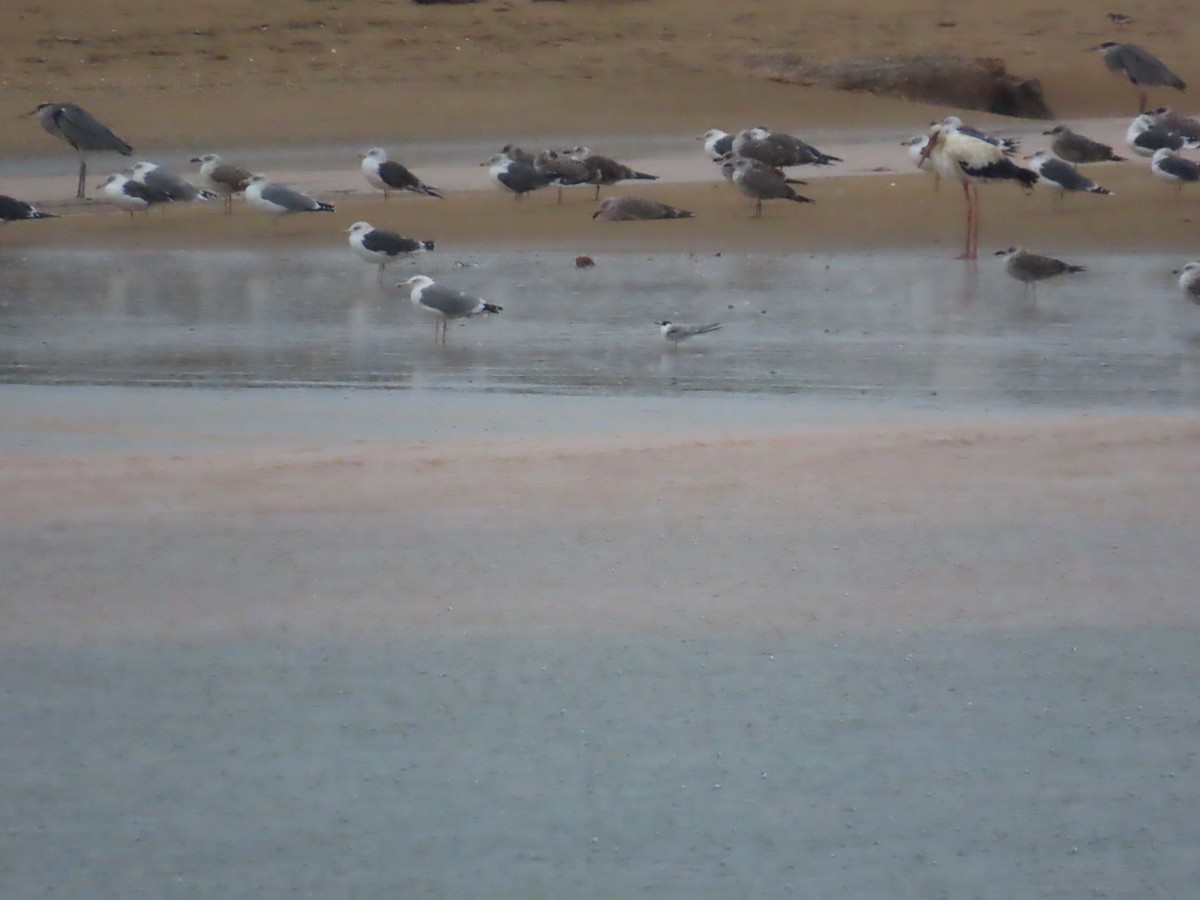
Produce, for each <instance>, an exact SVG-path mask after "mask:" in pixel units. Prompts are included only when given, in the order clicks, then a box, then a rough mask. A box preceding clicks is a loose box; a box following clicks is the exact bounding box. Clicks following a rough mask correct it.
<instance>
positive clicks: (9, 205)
mask: <svg viewBox="0 0 1200 900" xmlns="http://www.w3.org/2000/svg"><path fill="white" fill-rule="evenodd" d="M57 218H58V216H56V215H53V214H51V213H44V212H38V210H37V207H35V206H33V205H32V204H29V203H26V202H25V201H24V200H17V199H14V198H13V197H9V196H7V195H5V194H0V222H24V221H26V220H27V219H57Z"/></svg>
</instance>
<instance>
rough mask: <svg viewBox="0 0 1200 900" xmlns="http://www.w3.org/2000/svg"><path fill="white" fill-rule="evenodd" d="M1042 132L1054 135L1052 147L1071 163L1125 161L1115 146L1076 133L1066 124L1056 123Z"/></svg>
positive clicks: (1060, 156)
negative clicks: (1114, 148)
mask: <svg viewBox="0 0 1200 900" xmlns="http://www.w3.org/2000/svg"><path fill="white" fill-rule="evenodd" d="M1042 134H1047V135H1052V136H1053V137H1054V140H1053V141H1051V142H1050V149H1051V150H1053V151H1054V154H1055V155H1056V156H1058V157H1059V158H1060V159H1065V160H1066V161H1067V162H1070V163H1094V162H1124V161H1125V157H1123V156H1117V154H1115V153H1113V148H1112V147H1110V146H1108V144H1101V143H1100V142H1099V141H1093V140H1092V139H1091V138H1090V137H1085V136H1084V135H1082V134H1076V133H1075V132H1074V131H1072V130H1071V129H1070V128H1068V127H1067V126H1066V125H1055V126H1054V127H1053V128H1051V129H1050V130H1049V131H1043V132H1042Z"/></svg>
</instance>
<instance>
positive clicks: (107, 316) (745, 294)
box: [0, 247, 1200, 408]
mask: <svg viewBox="0 0 1200 900" xmlns="http://www.w3.org/2000/svg"><path fill="white" fill-rule="evenodd" d="M596 261H597V265H596V267H595V268H593V269H588V270H579V269H577V268H576V267H575V266H574V261H573V257H572V256H570V255H569V254H559V253H492V252H480V253H465V254H462V253H460V254H455V253H446V254H442V253H441V252H439V253H436V254H434V255H432V256H428V257H425V258H424V259H422V260H420V262H419V263H418V262H409V261H405V262H402V263H400V264H397V265H395V266H393V267H392V268H391V269H389V271H388V273H387V277H386V279H385V281H384V283H383V284H379V283H378V282H377V280H376V275H375V272H374V270H373V268H372V267H370V266H368V265H367V264H366V263H364V262H361V261H359V260H358V259H357V258H355V257H353V256H351V255H350V254H349V252H348V250H346V249H344V248H340V247H339V248H338V249H330V250H325V251H317V252H301V251H293V250H265V251H246V252H227V251H204V250H202V251H194V250H179V251H167V252H161V251H158V252H128V253H122V254H117V255H114V254H111V253H104V252H81V251H73V252H63V251H27V252H17V251H7V252H5V251H0V381H3V382H7V383H34V384H54V383H57V384H122V385H210V386H221V387H241V386H297V385H305V386H313V385H318V386H324V385H335V386H353V387H373V388H393V389H397V388H399V389H407V388H433V389H448V390H459V391H493V392H494V391H505V392H533V393H568V394H609V395H612V394H632V395H670V394H676V393H679V392H684V391H718V392H734V393H775V394H803V395H806V396H808V397H811V398H813V399H818V400H820V399H838V398H845V397H871V398H880V399H887V400H893V401H896V400H898V401H903V402H906V403H921V404H929V403H933V404H935V405H950V406H960V405H969V406H978V405H1001V406H1071V407H1080V406H1082V407H1090V406H1106V407H1111V406H1116V407H1161V408H1173V407H1180V406H1190V405H1193V404H1195V403H1196V402H1197V400H1198V399H1200V315H1198V314H1197V310H1196V309H1195V308H1194V307H1192V306H1191V305H1190V304H1188V303H1187V302H1186V301H1185V300H1184V299H1183V298H1182V297H1181V296H1180V295H1179V292H1178V290H1177V287H1176V285H1175V284H1174V279H1173V278H1172V276H1171V275H1170V269H1171V266H1172V264H1173V260H1168V259H1166V258H1159V257H1155V256H1132V257H1095V258H1082V259H1075V260H1073V261H1076V262H1080V263H1083V264H1086V265H1087V266H1088V269H1089V271H1088V272H1087V273H1085V274H1082V275H1077V276H1073V277H1071V278H1063V279H1059V280H1057V281H1053V282H1049V283H1046V284H1043V285H1041V286H1040V287H1038V288H1037V290H1036V297H1035V296H1034V295H1033V294H1027V293H1026V292H1025V291H1024V289H1023V288H1022V286H1021V285H1019V284H1017V283H1015V282H1013V281H1012V280H1011V279H1009V278H1008V277H1007V275H1005V273H1004V271H1003V269H1002V266H1001V264H1000V261H999V260H997V259H994V258H991V257H988V258H985V259H983V260H981V261H980V262H979V263H978V264H977V265H967V264H964V263H962V262H958V261H954V260H949V259H937V258H928V257H924V256H918V255H912V254H909V255H844V256H809V255H801V254H797V255H792V256H777V255H755V254H750V255H746V254H737V255H725V256H720V255H705V256H689V255H683V254H652V255H645V256H642V255H638V254H625V255H621V254H614V255H608V256H598V257H597V260H596ZM417 272H421V273H424V274H429V275H431V276H433V277H435V278H437V279H438V280H439V281H442V282H444V283H447V284H450V285H453V286H454V287H457V288H460V289H463V290H466V291H468V292H471V293H477V294H480V295H482V296H484V297H486V298H487V299H488V300H490V301H492V302H494V303H499V304H501V305H503V306H504V307H505V311H504V313H503V314H501V315H498V316H487V317H484V318H481V319H475V320H472V321H469V322H465V323H456V324H454V325H452V326H451V328H450V339H449V345H448V346H445V347H441V346H437V345H435V344H434V340H433V323H432V320H431V317H430V316H428V314H426V313H424V312H422V311H420V310H417V309H414V308H413V307H412V305H411V304H409V303H408V302H407V291H406V290H405V291H400V290H397V289H396V288H395V287H394V285H395V283H396V282H397V281H399V280H401V279H403V278H406V277H408V276H409V275H411V274H414V273H417ZM662 318H669V319H672V320H674V321H683V322H701V321H704V322H708V321H720V322H721V323H722V329H721V330H720V331H719V332H717V333H715V334H711V335H705V336H702V337H700V338H698V339H696V340H695V341H693V342H691V343H689V344H685V345H684V346H682V347H681V348H679V349H678V350H672V349H670V348H669V347H667V346H666V345H665V344H664V342H663V341H662V339H661V338H660V337H659V335H658V331H657V329H656V328H655V327H654V326H653V325H652V324H651V323H652V322H654V321H655V320H658V319H662Z"/></svg>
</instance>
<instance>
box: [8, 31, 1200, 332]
mask: <svg viewBox="0 0 1200 900" xmlns="http://www.w3.org/2000/svg"><path fill="white" fill-rule="evenodd" d="M1095 49H1096V50H1099V51H1100V52H1101V53H1102V54H1103V60H1104V63H1105V65H1106V66H1107V67H1108V68H1109V69H1110V70H1112V71H1114V72H1117V73H1119V74H1122V75H1124V76H1125V77H1127V78H1128V79H1129V81H1130V82H1131V83H1132V84H1133V85H1135V86H1136V87H1137V88H1138V90H1139V110H1140V111H1139V114H1138V115H1137V116H1136V117H1135V118H1134V119H1133V121H1132V122H1131V124H1130V126H1129V128H1128V130H1127V133H1126V141H1127V143H1128V145H1129V147H1130V150H1131V151H1132V152H1133V153H1135V154H1138V155H1140V156H1143V157H1148V158H1149V159H1150V169H1151V171H1152V172H1153V173H1154V174H1155V175H1156V176H1157V177H1159V178H1161V179H1163V180H1164V181H1167V182H1169V183H1171V184H1173V185H1175V186H1176V187H1177V188H1179V189H1182V187H1183V186H1184V185H1186V184H1192V183H1197V182H1200V164H1198V163H1197V162H1195V161H1193V160H1191V159H1187V158H1185V157H1182V156H1180V155H1179V151H1180V150H1183V149H1195V148H1197V147H1200V121H1197V120H1195V119H1192V118H1188V117H1186V116H1181V115H1179V114H1177V113H1175V112H1173V111H1171V110H1170V109H1169V108H1166V107H1162V108H1159V109H1158V110H1156V111H1155V112H1152V113H1148V112H1146V111H1145V106H1146V89H1147V88H1148V87H1157V86H1166V87H1172V88H1175V89H1177V90H1184V89H1185V87H1186V85H1185V84H1184V82H1183V81H1182V80H1181V79H1180V78H1179V77H1178V76H1176V75H1175V74H1174V73H1172V72H1171V71H1170V70H1169V69H1168V68H1167V67H1166V65H1164V64H1163V63H1162V62H1161V61H1160V60H1158V59H1157V58H1156V57H1154V56H1153V55H1152V54H1150V53H1149V52H1148V51H1146V50H1144V49H1143V48H1141V47H1139V46H1137V45H1135V44H1119V43H1115V42H1111V41H1108V42H1105V43H1103V44H1100V45H1099V46H1098V47H1096V48H1095ZM27 115H30V116H34V115H36V116H37V117H38V120H39V122H40V123H41V125H42V127H43V128H44V129H45V130H46V131H47V132H49V133H50V134H51V135H53V136H55V137H57V138H60V139H61V140H63V141H65V142H66V143H67V144H69V145H70V146H71V147H72V148H73V149H75V150H76V152H77V153H78V154H79V182H78V188H77V192H76V196H77V198H80V199H82V198H84V197H85V195H86V190H85V189H86V179H87V154H88V153H91V152H103V151H109V152H116V153H119V154H121V155H123V156H131V155H132V154H133V148H132V146H130V145H129V144H128V143H126V142H125V141H124V140H122V139H121V138H119V137H117V136H116V135H115V134H114V133H113V132H112V131H111V130H110V129H109V128H108V127H107V126H105V125H104V124H103V123H102V122H100V121H99V120H98V119H96V118H95V117H94V116H92V115H91V114H90V113H88V112H87V111H86V110H84V109H82V108H81V107H79V106H77V105H76V104H73V103H41V104H39V105H38V106H37V107H36V108H34V109H33V110H31V111H30V112H29V113H28V114H27ZM1044 133H1045V134H1046V135H1047V136H1049V137H1051V138H1052V141H1051V145H1050V149H1049V150H1039V151H1037V152H1036V153H1034V154H1032V155H1031V156H1028V157H1026V158H1025V160H1024V161H1025V162H1028V163H1029V165H1028V166H1023V165H1021V164H1020V163H1018V162H1017V161H1016V160H1015V159H1014V157H1015V156H1016V154H1017V150H1018V141H1016V140H1015V139H1013V138H1006V137H999V136H995V135H991V134H987V133H985V132H982V131H980V130H978V129H975V128H972V127H970V126H967V125H965V124H964V123H963V122H962V120H961V119H959V118H958V117H956V116H949V117H947V118H945V119H943V120H942V121H941V122H938V123H935V124H934V125H932V127H931V128H930V130H929V132H928V133H927V134H921V135H918V136H915V137H913V138H912V139H910V140H908V141H905V142H904V143H903V145H902V146H905V147H906V148H907V149H908V152H909V154H910V155H911V157H912V159H913V161H914V163H915V164H916V166H917V167H918V168H920V169H923V170H925V171H928V172H930V173H931V174H933V175H935V176H936V177H937V178H938V179H939V180H940V179H943V178H944V179H948V180H953V181H957V182H958V183H959V184H961V186H962V189H963V196H964V199H965V202H966V237H965V243H964V251H963V254H962V256H961V257H960V258H963V259H971V260H973V259H976V258H977V256H978V248H979V186H980V185H982V184H989V183H995V182H1003V181H1011V182H1017V183H1018V184H1020V185H1021V186H1022V187H1025V188H1032V187H1033V186H1034V185H1036V184H1037V183H1038V182H1042V183H1044V184H1047V185H1049V186H1050V187H1052V188H1053V189H1055V190H1056V191H1057V192H1058V196H1059V197H1060V198H1061V197H1063V196H1065V195H1066V194H1068V193H1091V194H1100V195H1107V194H1109V193H1110V192H1109V191H1108V190H1107V189H1106V188H1104V187H1102V186H1101V185H1099V184H1097V183H1096V182H1095V181H1093V180H1092V179H1091V178H1089V177H1087V176H1086V175H1084V174H1083V173H1082V172H1080V171H1079V169H1078V168H1077V166H1079V165H1086V164H1090V163H1098V162H1122V161H1124V159H1125V158H1124V157H1122V156H1119V155H1117V154H1116V153H1115V152H1114V150H1113V148H1112V147H1111V146H1108V145H1106V144H1103V143H1100V142H1099V141H1095V140H1092V139H1091V138H1089V137H1087V136H1085V135H1082V134H1078V133H1076V132H1074V131H1072V130H1071V129H1070V128H1068V127H1066V126H1065V125H1058V126H1056V127H1054V128H1052V129H1050V130H1049V131H1046V132H1044ZM701 139H702V140H703V141H704V150H705V152H706V153H707V154H708V155H709V156H710V157H711V158H712V159H713V161H714V162H715V163H716V164H717V165H718V166H719V168H720V172H721V174H722V176H723V177H724V178H725V179H726V180H727V181H728V182H729V183H730V184H732V185H733V186H734V187H735V188H736V189H737V190H738V191H739V192H741V193H742V194H743V195H745V196H746V197H749V198H750V199H751V200H753V201H754V205H755V212H754V216H755V217H761V216H762V204H763V202H764V201H775V200H780V201H785V202H792V203H811V202H813V201H812V199H811V198H809V197H806V196H804V195H802V194H799V193H797V191H796V187H797V186H803V185H805V184H806V182H804V181H801V180H799V179H797V178H795V177H793V176H791V175H790V174H788V172H787V170H788V169H789V168H792V167H797V166H808V165H814V166H828V165H833V164H835V163H838V162H842V160H841V159H840V158H839V157H837V156H833V155H830V154H828V153H825V152H823V151H821V150H819V149H817V148H816V147H814V146H812V145H811V144H808V143H806V142H805V141H803V140H801V139H800V138H798V137H795V136H794V135H790V134H785V133H782V132H772V131H770V130H768V129H766V128H764V127H761V126H758V127H753V128H747V129H743V130H741V131H738V132H736V133H728V132H725V131H721V130H719V129H711V130H710V131H708V132H707V133H706V134H704V135H703V136H702V138H701ZM360 159H361V168H362V174H363V176H364V177H365V178H366V180H367V182H368V184H370V185H371V186H372V187H373V188H376V189H378V190H381V191H383V195H384V199H385V200H386V199H387V198H388V196H389V194H390V193H391V192H393V191H407V192H411V193H414V194H420V195H424V196H428V197H433V198H439V199H440V198H442V197H443V195H442V193H441V192H439V191H438V190H437V189H436V188H434V187H431V186H429V185H428V184H426V183H424V182H423V181H422V180H421V179H420V178H418V177H417V176H416V175H415V174H413V172H411V171H410V170H409V169H408V168H406V167H405V166H404V165H402V164H401V163H399V162H396V161H395V160H391V159H388V156H387V152H386V151H385V150H384V149H383V148H380V147H374V148H371V149H370V150H368V151H367V152H366V153H364V154H362V156H361V157H360ZM191 161H192V162H193V163H195V164H197V165H198V166H199V170H198V175H199V177H198V181H199V182H200V184H199V185H197V184H193V183H192V182H191V181H189V180H188V179H186V178H184V177H182V176H180V175H178V174H176V173H174V172H171V171H169V170H167V169H165V168H164V167H162V166H158V165H156V164H154V163H152V162H146V161H143V162H138V163H137V164H135V165H134V166H133V167H132V168H131V169H129V170H127V171H126V172H118V173H114V174H112V175H110V176H108V178H107V179H106V180H105V181H104V182H103V184H102V185H100V189H101V190H102V192H103V194H104V195H105V197H106V198H107V199H108V200H109V201H111V202H112V203H113V204H115V205H116V206H117V207H119V208H120V209H123V210H125V211H127V212H129V213H130V214H131V215H132V214H133V213H135V212H138V211H145V210H148V209H149V208H150V207H152V206H155V205H159V204H165V203H176V202H192V201H197V200H215V199H221V200H222V201H223V203H224V208H225V212H226V213H228V212H230V211H231V208H232V202H233V198H234V196H235V195H237V194H243V195H244V196H245V199H246V202H247V204H248V205H249V206H250V207H251V208H253V209H255V210H258V211H260V212H263V213H268V214H271V215H275V216H279V215H291V214H296V213H305V212H333V211H334V207H333V205H332V204H329V203H324V202H322V201H320V200H317V199H315V198H313V197H310V196H309V195H307V194H305V193H302V192H300V191H297V190H295V189H293V188H290V187H288V186H287V185H284V184H280V183H276V182H272V181H270V180H268V179H267V177H266V176H265V175H262V174H257V173H254V172H252V171H250V170H249V169H245V168H242V167H241V166H237V165H233V164H231V163H227V162H225V161H223V160H222V159H221V158H220V157H219V156H217V155H216V154H213V153H210V154H206V155H204V156H199V157H195V158H193V159H192V160H191ZM482 165H484V166H487V167H488V171H489V174H490V176H491V177H492V178H493V179H494V180H495V181H496V183H497V184H498V185H499V186H500V187H502V188H503V189H505V190H507V191H509V192H511V193H512V194H513V195H514V197H515V198H516V199H517V200H518V201H519V200H520V199H521V198H522V197H523V196H524V195H525V194H528V193H530V192H533V191H537V190H541V189H544V188H548V187H550V186H554V187H556V188H557V192H558V202H559V203H561V202H562V199H563V189H564V188H565V187H570V186H576V185H587V186H592V187H594V188H595V195H594V196H595V199H596V200H597V201H599V199H600V190H601V188H602V187H605V186H609V185H613V184H617V183H619V182H623V181H645V180H655V179H657V177H658V176H656V175H652V174H649V173H646V172H640V171H637V170H636V169H633V168H631V167H630V166H628V165H625V164H624V163H621V162H619V161H617V160H615V159H612V158H610V157H606V156H602V155H600V154H597V153H594V152H592V150H591V149H590V148H588V147H584V146H580V147H574V148H572V149H569V150H554V149H546V150H542V151H540V152H537V153H530V152H528V151H526V150H524V149H522V148H520V147H517V146H515V145H511V144H510V145H506V146H505V147H503V148H502V149H501V151H500V152H499V153H497V154H496V155H494V156H492V157H491V159H489V160H488V161H487V162H485V163H483V164H482ZM693 215H694V213H692V212H689V211H688V210H684V209H679V208H677V207H673V206H669V205H667V204H665V203H660V202H659V201H657V200H652V199H649V198H645V197H637V196H621V197H609V198H606V199H605V200H603V201H600V202H599V207H598V208H597V210H596V212H595V213H594V214H593V218H598V219H605V220H610V221H626V220H647V219H679V218H691V217H692V216H693ZM42 218H53V216H52V215H50V214H48V213H43V212H40V211H38V210H37V209H36V208H35V207H34V206H32V205H31V204H29V203H26V202H24V201H21V200H17V199H14V198H12V197H8V196H4V195H0V221H5V222H9V221H17V220H25V219H42ZM346 232H347V233H348V235H349V244H350V247H351V249H352V250H353V251H354V252H355V253H356V254H358V255H359V256H360V257H362V258H363V259H365V260H367V261H368V262H371V263H373V264H375V265H377V266H378V267H379V278H380V281H382V280H383V276H384V270H385V268H386V266H387V265H388V263H390V262H392V261H394V260H396V259H399V258H401V257H408V256H412V255H413V254H418V253H422V252H425V251H429V250H433V249H434V242H433V241H429V240H417V239H414V238H408V237H404V236H402V235H399V234H397V233H395V232H392V231H387V230H385V229H379V228H375V227H373V226H372V225H371V224H370V223H369V222H365V221H363V222H355V223H354V224H353V225H351V226H350V227H349V228H348V229H346ZM997 255H998V256H1003V257H1004V266H1005V270H1006V271H1007V272H1008V274H1009V275H1011V276H1012V277H1013V278H1014V279H1016V280H1017V281H1020V282H1022V283H1023V284H1024V285H1025V286H1026V289H1027V290H1031V289H1032V288H1033V286H1034V285H1036V284H1037V283H1038V282H1040V281H1044V280H1046V279H1049V278H1054V277H1057V276H1059V275H1064V274H1069V273H1075V272H1082V271H1084V267H1083V266H1077V265H1072V264H1070V263H1067V262H1064V261H1062V260H1059V259H1055V258H1053V257H1049V256H1043V255H1040V254H1037V253H1032V252H1030V251H1028V250H1025V249H1024V248H1018V247H1010V248H1008V249H1007V250H1001V251H999V252H998V253H997ZM585 259H586V257H581V258H580V260H585ZM577 262H578V263H579V264H580V265H585V264H586V263H583V262H581V261H577ZM1176 274H1177V275H1178V276H1179V284H1180V287H1181V288H1182V290H1183V291H1184V292H1185V294H1186V295H1187V296H1188V297H1189V298H1190V299H1192V300H1193V301H1194V302H1196V303H1197V304H1200V261H1198V262H1192V263H1188V264H1187V265H1185V266H1184V267H1183V268H1182V269H1180V270H1177V272H1176ZM396 286H397V287H398V288H404V287H407V288H408V289H409V295H410V299H411V301H412V302H413V304H415V305H416V306H417V307H419V308H421V309H424V310H427V311H429V312H431V313H433V314H435V316H436V318H435V339H436V340H439V341H441V342H443V343H444V342H445V341H446V339H447V335H446V329H447V325H448V322H449V320H450V319H457V318H466V317H470V316H476V315H480V314H484V313H498V312H500V311H501V310H502V307H500V306H497V305H495V304H492V303H488V302H487V301H485V300H483V299H482V298H480V297H475V296H472V295H470V294H466V293H463V292H461V291H457V290H454V289H452V288H449V287H446V286H443V285H440V284H438V283H436V282H435V281H433V279H431V278H429V277H427V276H425V275H416V276H413V277H412V278H409V279H407V280H406V281H402V282H400V283H399V284H397V285H396ZM655 324H656V325H657V326H658V327H659V329H660V331H661V333H662V335H663V337H664V338H665V339H666V340H667V341H668V342H669V343H670V344H671V345H672V346H677V345H678V344H679V343H680V342H682V341H684V340H687V339H689V338H692V337H694V336H696V335H700V334H706V333H709V332H712V331H715V330H717V329H718V328H719V327H720V325H719V323H715V322H714V323H709V324H704V325H684V324H679V323H672V322H670V321H662V322H657V323H655Z"/></svg>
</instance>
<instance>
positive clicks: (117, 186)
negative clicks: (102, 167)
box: [99, 172, 172, 219]
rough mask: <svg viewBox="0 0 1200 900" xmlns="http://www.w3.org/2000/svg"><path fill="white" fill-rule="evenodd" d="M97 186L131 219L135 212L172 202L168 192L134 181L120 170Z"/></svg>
mask: <svg viewBox="0 0 1200 900" xmlns="http://www.w3.org/2000/svg"><path fill="white" fill-rule="evenodd" d="M99 187H100V190H101V191H103V193H104V196H105V197H107V198H108V199H109V200H111V201H112V202H113V203H114V204H116V206H118V207H119V208H120V209H123V210H125V212H127V213H129V218H131V219H132V218H133V214H134V213H135V212H143V211H145V210H148V209H149V208H150V207H151V206H155V205H157V204H159V203H171V202H172V198H171V195H170V194H166V193H164V192H163V191H160V190H157V189H156V188H152V187H150V186H149V185H145V184H142V183H141V182H140V181H134V180H133V179H132V178H128V177H126V176H125V175H122V174H121V173H120V172H115V173H113V174H112V175H109V176H108V178H107V179H106V180H105V182H104V183H103V184H101V185H100V186H99Z"/></svg>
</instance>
